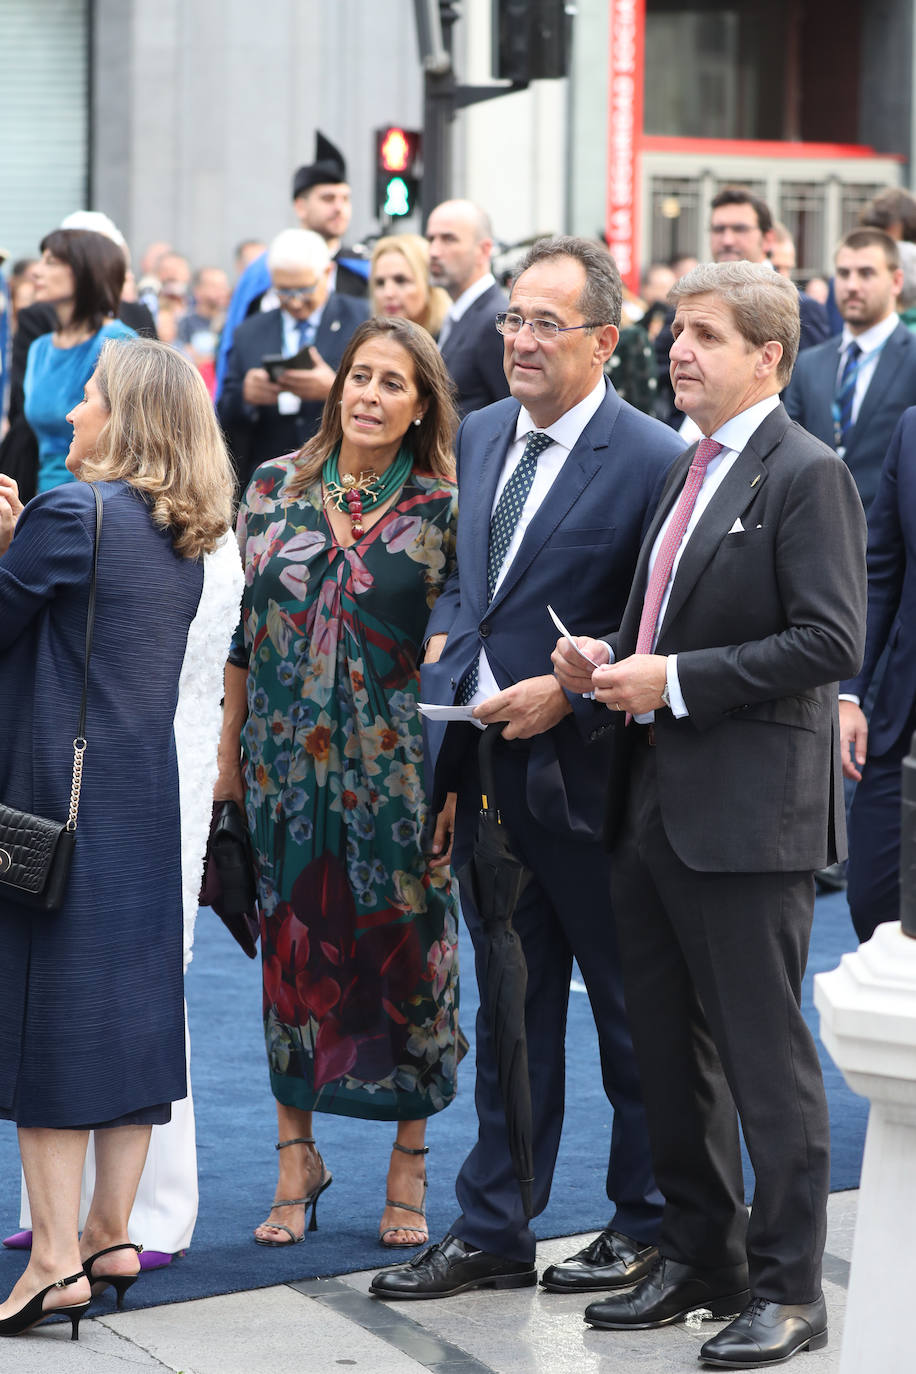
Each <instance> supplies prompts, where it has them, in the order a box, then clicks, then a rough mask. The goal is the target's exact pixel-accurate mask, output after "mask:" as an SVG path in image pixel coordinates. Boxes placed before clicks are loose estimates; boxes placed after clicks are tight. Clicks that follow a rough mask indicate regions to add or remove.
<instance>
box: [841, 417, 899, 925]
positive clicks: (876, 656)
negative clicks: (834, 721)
mask: <svg viewBox="0 0 916 1374" xmlns="http://www.w3.org/2000/svg"><path fill="white" fill-rule="evenodd" d="M885 650H887V652H888V658H887V662H886V663H885V665H884V672H883V676H882V678H881V685H880V686H879V688H878V692H877V696H876V698H875V703H874V706H873V708H872V709H871V719H870V720H866V717H865V714H864V712H863V710H862V707H861V704H860V703H862V702H863V701H864V700H865V698H866V694H867V693H868V689H869V687H870V685H871V682H872V679H873V678H874V676H875V669H876V667H877V665H878V663H879V662H880V660H881V658H882V655H883V654H884V652H885ZM844 698H845V699H844ZM914 729H916V407H914V408H912V409H910V410H907V411H905V412H904V414H903V416H902V418H901V419H900V421H899V423H898V425H897V429H896V431H895V433H894V436H893V440H892V442H891V446H890V449H889V450H888V454H887V459H886V461H885V464H884V468H883V470H882V472H881V478H880V481H879V483H878V491H877V495H876V496H875V499H874V502H873V504H872V507H871V510H870V511H869V514H868V620H867V625H866V637H865V660H864V662H863V664H862V668H861V671H860V672H859V673H858V674H857V675H856V676H855V677H854V678H851V679H849V681H847V682H842V683H840V736H841V743H842V753H843V770H844V772H845V774H846V776H847V777H848V778H852V779H854V780H855V781H857V782H858V783H859V785H858V786H857V788H856V792H855V796H854V798H853V802H852V807H851V809H850V812H849V873H848V886H847V897H848V899H849V911H850V914H851V916H852V923H853V925H854V926H855V930H856V934H857V935H858V937H859V939H860V940H868V939H870V938H871V936H872V935H874V933H875V930H876V929H877V927H878V926H879V925H880V924H881V923H882V921H896V920H898V919H899V916H900V802H901V767H902V764H903V760H904V758H905V756H906V754H907V753H908V752H909V748H910V740H911V738H912V735H913V731H914ZM859 779H861V781H859Z"/></svg>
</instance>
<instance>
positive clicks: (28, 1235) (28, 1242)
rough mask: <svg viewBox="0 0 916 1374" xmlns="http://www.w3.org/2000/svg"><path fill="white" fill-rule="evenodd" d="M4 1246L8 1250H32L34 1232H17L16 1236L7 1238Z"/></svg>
mask: <svg viewBox="0 0 916 1374" xmlns="http://www.w3.org/2000/svg"><path fill="white" fill-rule="evenodd" d="M3 1244H4V1245H5V1246H6V1248H7V1250H31V1248H32V1232H31V1231H17V1232H16V1234H15V1235H12V1236H7V1238H6V1240H5V1241H4V1242H3Z"/></svg>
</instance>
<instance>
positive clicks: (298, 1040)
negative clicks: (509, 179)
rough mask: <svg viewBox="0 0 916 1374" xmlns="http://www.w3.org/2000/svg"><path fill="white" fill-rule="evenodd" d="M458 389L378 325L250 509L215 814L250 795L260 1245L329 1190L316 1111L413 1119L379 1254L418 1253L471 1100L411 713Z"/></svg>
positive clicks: (287, 1231) (433, 582) (446, 885)
mask: <svg viewBox="0 0 916 1374" xmlns="http://www.w3.org/2000/svg"><path fill="white" fill-rule="evenodd" d="M454 429H455V412H454V409H453V406H452V403H451V399H450V383H449V380H448V376H447V373H446V371H445V368H444V366H443V364H442V360H441V358H440V357H439V354H438V352H437V350H436V347H435V345H434V344H433V342H432V340H431V339H430V337H429V335H428V334H427V333H426V332H425V331H423V330H421V329H419V328H417V327H416V326H414V325H411V324H410V323H409V322H407V321H405V320H401V319H374V320H369V321H367V322H366V323H365V324H363V325H361V326H360V328H359V329H358V330H357V331H356V333H355V334H354V336H353V339H352V340H351V343H350V346H349V347H348V349H347V351H346V353H345V355H344V357H343V360H342V362H341V366H340V369H339V371H338V373H337V378H336V380H335V383H334V386H333V388H332V390H331V393H330V395H329V397H328V400H327V404H326V406H325V411H324V418H323V422H322V426H321V429H320V431H319V433H318V434H317V435H316V436H315V438H314V439H313V440H311V441H310V442H309V443H308V444H307V445H306V447H305V448H304V449H303V450H302V451H301V452H300V453H298V454H295V455H290V456H289V457H286V458H280V459H278V460H277V461H276V462H272V463H266V464H264V465H263V466H262V467H260V468H259V469H258V470H257V472H256V473H255V475H254V477H253V479H252V481H251V484H250V485H249V487H248V490H247V493H246V495H245V500H244V502H243V504H242V507H241V509H240V511H239V520H238V538H239V544H240V548H241V553H242V558H243V561H244V564H245V578H246V587H245V593H244V597H243V603H242V621H241V625H240V627H239V631H238V633H237V636H236V640H235V643H234V644H233V650H232V653H231V655H230V662H229V665H228V667H227V671H226V708H225V725H224V730H223V741H222V744H221V749H220V781H219V783H218V786H217V792H216V795H217V796H218V797H225V796H235V797H236V798H238V799H239V800H242V798H243V797H244V804H245V806H246V809H247V816H248V824H249V827H250V830H251V835H252V840H253V843H254V848H255V855H256V863H257V869H258V894H259V902H260V908H261V935H262V939H261V949H262V960H263V975H264V1001H263V1007H264V1028H265V1035H266V1040H267V1055H268V1062H269V1066H270V1081H271V1088H272V1090H273V1094H274V1097H275V1098H276V1101H277V1119H278V1137H277V1138H278V1146H277V1148H278V1151H279V1155H278V1161H279V1180H278V1185H277V1192H276V1195H275V1202H274V1205H273V1207H272V1208H271V1211H270V1214H269V1216H268V1218H267V1220H266V1221H265V1222H264V1223H263V1224H262V1225H261V1226H259V1227H258V1228H257V1229H256V1231H255V1239H256V1240H257V1241H259V1242H260V1243H261V1244H266V1245H284V1244H294V1243H296V1242H297V1241H299V1240H301V1239H302V1238H303V1236H304V1232H305V1222H306V1219H307V1214H308V1211H309V1208H311V1226H312V1227H314V1224H315V1207H316V1204H317V1200H318V1196H319V1194H320V1193H321V1192H322V1191H324V1189H325V1188H326V1187H327V1186H328V1184H329V1183H330V1181H331V1175H330V1173H329V1172H328V1170H327V1169H326V1167H325V1165H324V1162H323V1161H322V1158H321V1155H320V1154H319V1153H318V1151H317V1149H316V1146H315V1141H314V1135H313V1126H312V1113H313V1112H334V1113H337V1114H339V1115H343V1116H354V1117H360V1118H363V1119H370V1120H376V1121H396V1122H397V1142H396V1145H395V1147H394V1150H393V1153H392V1158H391V1164H390V1168H389V1174H388V1197H387V1199H386V1207H385V1211H384V1214H383V1216H382V1223H381V1230H380V1239H381V1240H382V1241H383V1243H384V1244H387V1245H398V1246H404V1245H417V1244H423V1243H424V1242H425V1240H426V1238H427V1235H426V1226H425V1221H424V1219H423V1212H424V1194H425V1186H426V1185H425V1161H424V1159H423V1155H424V1154H425V1146H424V1136H425V1128H426V1118H427V1117H428V1116H430V1115H432V1113H434V1112H438V1111H441V1110H442V1108H443V1107H446V1106H448V1104H449V1102H450V1101H451V1100H452V1097H453V1096H454V1092H455V1067H456V1059H455V1040H456V1032H457V1012H458V966H457V920H456V908H455V901H454V898H453V896H452V893H451V887H450V880H449V873H448V868H447V855H440V856H438V857H437V858H435V859H431V858H430V856H429V855H428V854H425V853H424V852H423V850H422V848H421V834H422V832H423V827H424V822H425V819H426V816H425V811H426V803H425V798H424V793H423V779H422V760H423V747H422V737H421V730H420V722H419V720H418V717H417V711H416V702H417V689H418V669H417V664H418V660H419V658H420V657H421V646H422V642H423V635H424V630H425V626H426V621H427V618H428V616H429V611H430V608H431V607H432V606H433V604H434V602H435V600H436V598H437V597H438V595H439V593H440V592H441V590H442V588H443V586H444V585H445V581H446V579H447V577H448V576H449V574H450V572H451V571H452V568H453V565H454V557H455V523H456V518H457V506H456V489H455V484H454V481H453V480H452V472H453V469H452V441H453V438H454Z"/></svg>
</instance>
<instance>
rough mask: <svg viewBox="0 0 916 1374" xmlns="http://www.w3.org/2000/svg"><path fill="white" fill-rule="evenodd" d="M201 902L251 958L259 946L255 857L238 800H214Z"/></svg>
mask: <svg viewBox="0 0 916 1374" xmlns="http://www.w3.org/2000/svg"><path fill="white" fill-rule="evenodd" d="M200 904H201V906H212V908H213V910H214V911H215V912H216V914H217V916H218V917H219V918H220V920H221V921H222V923H223V925H224V926H225V927H226V929H227V930H228V931H229V933H230V935H231V936H232V937H233V939H235V940H237V941H238V942H239V944H240V945H241V946H242V949H243V950H244V951H245V953H246V954H247V955H248V958H249V959H254V958H255V956H256V954H257V946H258V914H257V896H256V891H255V881H254V860H253V858H252V853H251V838H250V836H249V834H248V826H247V825H246V824H245V817H244V816H243V815H242V812H241V809H240V807H239V805H238V803H237V802H234V801H228V800H227V801H217V802H214V803H213V818H212V820H211V821H210V838H209V839H208V841H207V855H206V860H205V866H204V881H203V886H202V887H201V889H200Z"/></svg>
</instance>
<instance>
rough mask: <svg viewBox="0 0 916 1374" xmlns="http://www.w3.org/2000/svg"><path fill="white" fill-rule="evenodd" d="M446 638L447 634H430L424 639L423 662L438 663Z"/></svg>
mask: <svg viewBox="0 0 916 1374" xmlns="http://www.w3.org/2000/svg"><path fill="white" fill-rule="evenodd" d="M447 639H448V635H447V634H444V635H442V634H440V635H430V637H429V639H428V640H427V641H426V653H425V654H424V655H423V662H424V663H438V662H439V659H440V658H441V657H442V650H443V649H444V648H445V641H446V640H447Z"/></svg>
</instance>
